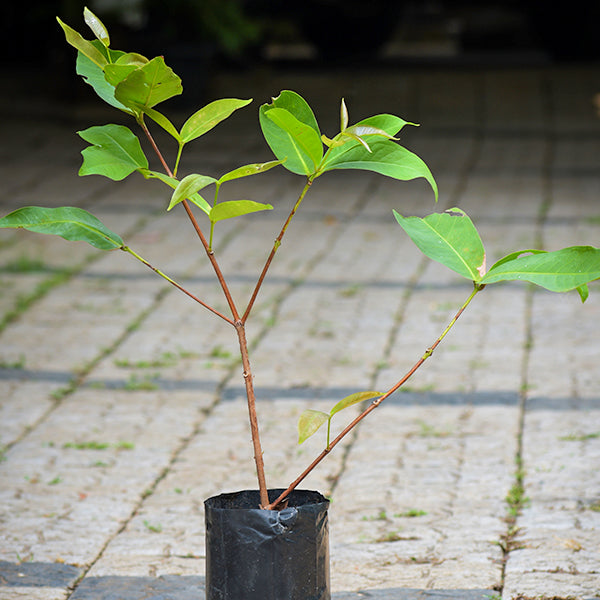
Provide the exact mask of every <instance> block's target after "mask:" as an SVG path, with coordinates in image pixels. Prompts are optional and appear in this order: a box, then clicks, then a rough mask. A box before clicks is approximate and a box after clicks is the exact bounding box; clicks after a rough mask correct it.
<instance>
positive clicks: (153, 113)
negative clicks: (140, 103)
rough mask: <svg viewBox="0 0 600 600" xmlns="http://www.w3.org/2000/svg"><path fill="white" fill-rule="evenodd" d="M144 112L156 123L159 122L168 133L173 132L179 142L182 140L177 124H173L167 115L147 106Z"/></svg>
mask: <svg viewBox="0 0 600 600" xmlns="http://www.w3.org/2000/svg"><path fill="white" fill-rule="evenodd" d="M144 114H146V115H148V116H149V117H150V118H151V119H152V120H153V121H154V122H155V123H158V125H160V126H161V127H162V128H163V129H164V130H165V131H166V132H167V133H169V134H171V135H172V136H173V137H174V138H175V139H176V140H177V141H178V142H181V136H180V135H179V132H178V131H177V129H176V127H175V125H173V123H171V121H169V119H168V118H167V117H165V115H163V114H162V113H159V112H158V111H157V110H154V109H153V108H147V107H146V108H145V109H144Z"/></svg>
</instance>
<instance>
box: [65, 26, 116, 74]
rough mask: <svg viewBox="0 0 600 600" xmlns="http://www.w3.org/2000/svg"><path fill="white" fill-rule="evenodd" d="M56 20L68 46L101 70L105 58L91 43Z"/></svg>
mask: <svg viewBox="0 0 600 600" xmlns="http://www.w3.org/2000/svg"><path fill="white" fill-rule="evenodd" d="M56 20H57V21H58V24H59V25H60V26H61V27H62V29H63V31H64V34H65V39H66V40H67V43H68V44H70V45H71V46H73V48H76V49H77V50H79V52H81V53H82V54H84V55H85V56H87V57H88V58H89V59H90V60H91V61H92V62H93V63H95V64H96V65H98V66H99V67H100V68H103V67H104V66H105V65H106V64H107V63H108V60H107V59H106V56H105V55H104V54H103V53H102V52H101V51H100V50H99V49H98V48H97V47H96V46H95V45H94V44H93V43H92V42H90V41H88V40H86V39H84V38H83V37H82V36H81V34H80V33H78V32H77V31H75V30H74V29H73V28H72V27H69V26H68V25H67V24H66V23H63V22H62V21H61V20H60V19H59V18H58V17H56Z"/></svg>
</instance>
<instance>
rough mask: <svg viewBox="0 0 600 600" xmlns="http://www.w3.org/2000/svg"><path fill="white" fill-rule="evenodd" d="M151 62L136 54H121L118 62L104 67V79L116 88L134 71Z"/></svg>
mask: <svg viewBox="0 0 600 600" xmlns="http://www.w3.org/2000/svg"><path fill="white" fill-rule="evenodd" d="M149 62H150V61H149V60H148V59H147V58H146V57H145V56H142V55H141V54H137V53H136V52H129V53H127V54H126V53H121V54H119V56H118V57H116V60H115V61H114V62H112V63H110V64H108V65H106V66H105V67H104V77H105V79H106V81H108V83H110V84H111V85H112V86H113V87H116V86H117V85H118V84H119V83H121V81H123V80H124V79H126V78H127V77H128V76H129V75H130V74H131V73H133V71H135V70H136V69H139V68H141V67H143V66H144V65H146V64H148V63H149Z"/></svg>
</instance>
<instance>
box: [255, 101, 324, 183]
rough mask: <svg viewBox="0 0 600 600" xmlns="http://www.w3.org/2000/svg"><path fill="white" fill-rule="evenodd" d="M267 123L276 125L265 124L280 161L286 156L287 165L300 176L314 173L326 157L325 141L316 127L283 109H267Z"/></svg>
mask: <svg viewBox="0 0 600 600" xmlns="http://www.w3.org/2000/svg"><path fill="white" fill-rule="evenodd" d="M264 114H265V117H266V120H265V123H267V122H268V121H271V122H272V123H273V125H274V126H275V128H274V129H273V128H271V129H269V127H268V125H266V126H264V127H263V133H265V137H266V136H267V133H266V132H268V131H270V132H271V133H270V135H269V139H268V140H267V141H268V143H269V146H270V147H271V150H273V153H274V154H275V156H276V157H277V158H279V159H280V160H282V159H285V160H286V162H285V165H284V166H285V168H286V169H288V170H289V171H292V172H293V173H296V174H298V175H312V174H313V173H314V172H315V171H316V170H317V167H318V166H319V163H320V162H321V159H322V158H323V142H322V141H321V136H320V134H319V133H317V132H316V131H315V130H314V129H312V128H311V127H309V126H308V125H305V124H304V123H302V122H301V121H299V120H298V119H296V117H294V115H292V113H291V112H289V111H287V110H285V109H283V108H272V109H270V110H267V111H265V113H264Z"/></svg>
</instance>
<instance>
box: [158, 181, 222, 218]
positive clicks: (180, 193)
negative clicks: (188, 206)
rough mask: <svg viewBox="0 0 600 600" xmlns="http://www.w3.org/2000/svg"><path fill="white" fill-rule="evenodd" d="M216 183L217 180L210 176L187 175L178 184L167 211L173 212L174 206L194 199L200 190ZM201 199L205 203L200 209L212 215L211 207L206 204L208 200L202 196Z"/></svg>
mask: <svg viewBox="0 0 600 600" xmlns="http://www.w3.org/2000/svg"><path fill="white" fill-rule="evenodd" d="M216 181H217V180H216V179H215V178H214V177H209V176H208V175H198V174H197V173H192V174H191V175H187V176H186V177H184V178H183V179H182V180H181V181H180V182H179V183H178V184H177V187H176V188H175V191H174V192H173V195H172V196H171V202H170V203H169V207H168V208H167V210H171V209H172V208H173V207H174V206H176V205H177V204H179V203H180V202H183V200H186V199H190V200H191V199H192V197H193V196H194V195H197V194H198V192H199V191H200V190H202V189H204V188H205V187H206V186H208V185H210V184H211V183H216ZM200 198H201V199H202V203H203V206H200V205H199V206H200V208H202V210H204V211H205V212H206V213H207V214H210V212H211V207H210V205H209V204H208V202H206V200H204V198H202V196H200ZM204 206H206V207H207V208H208V211H207V210H206V209H205V208H204Z"/></svg>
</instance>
